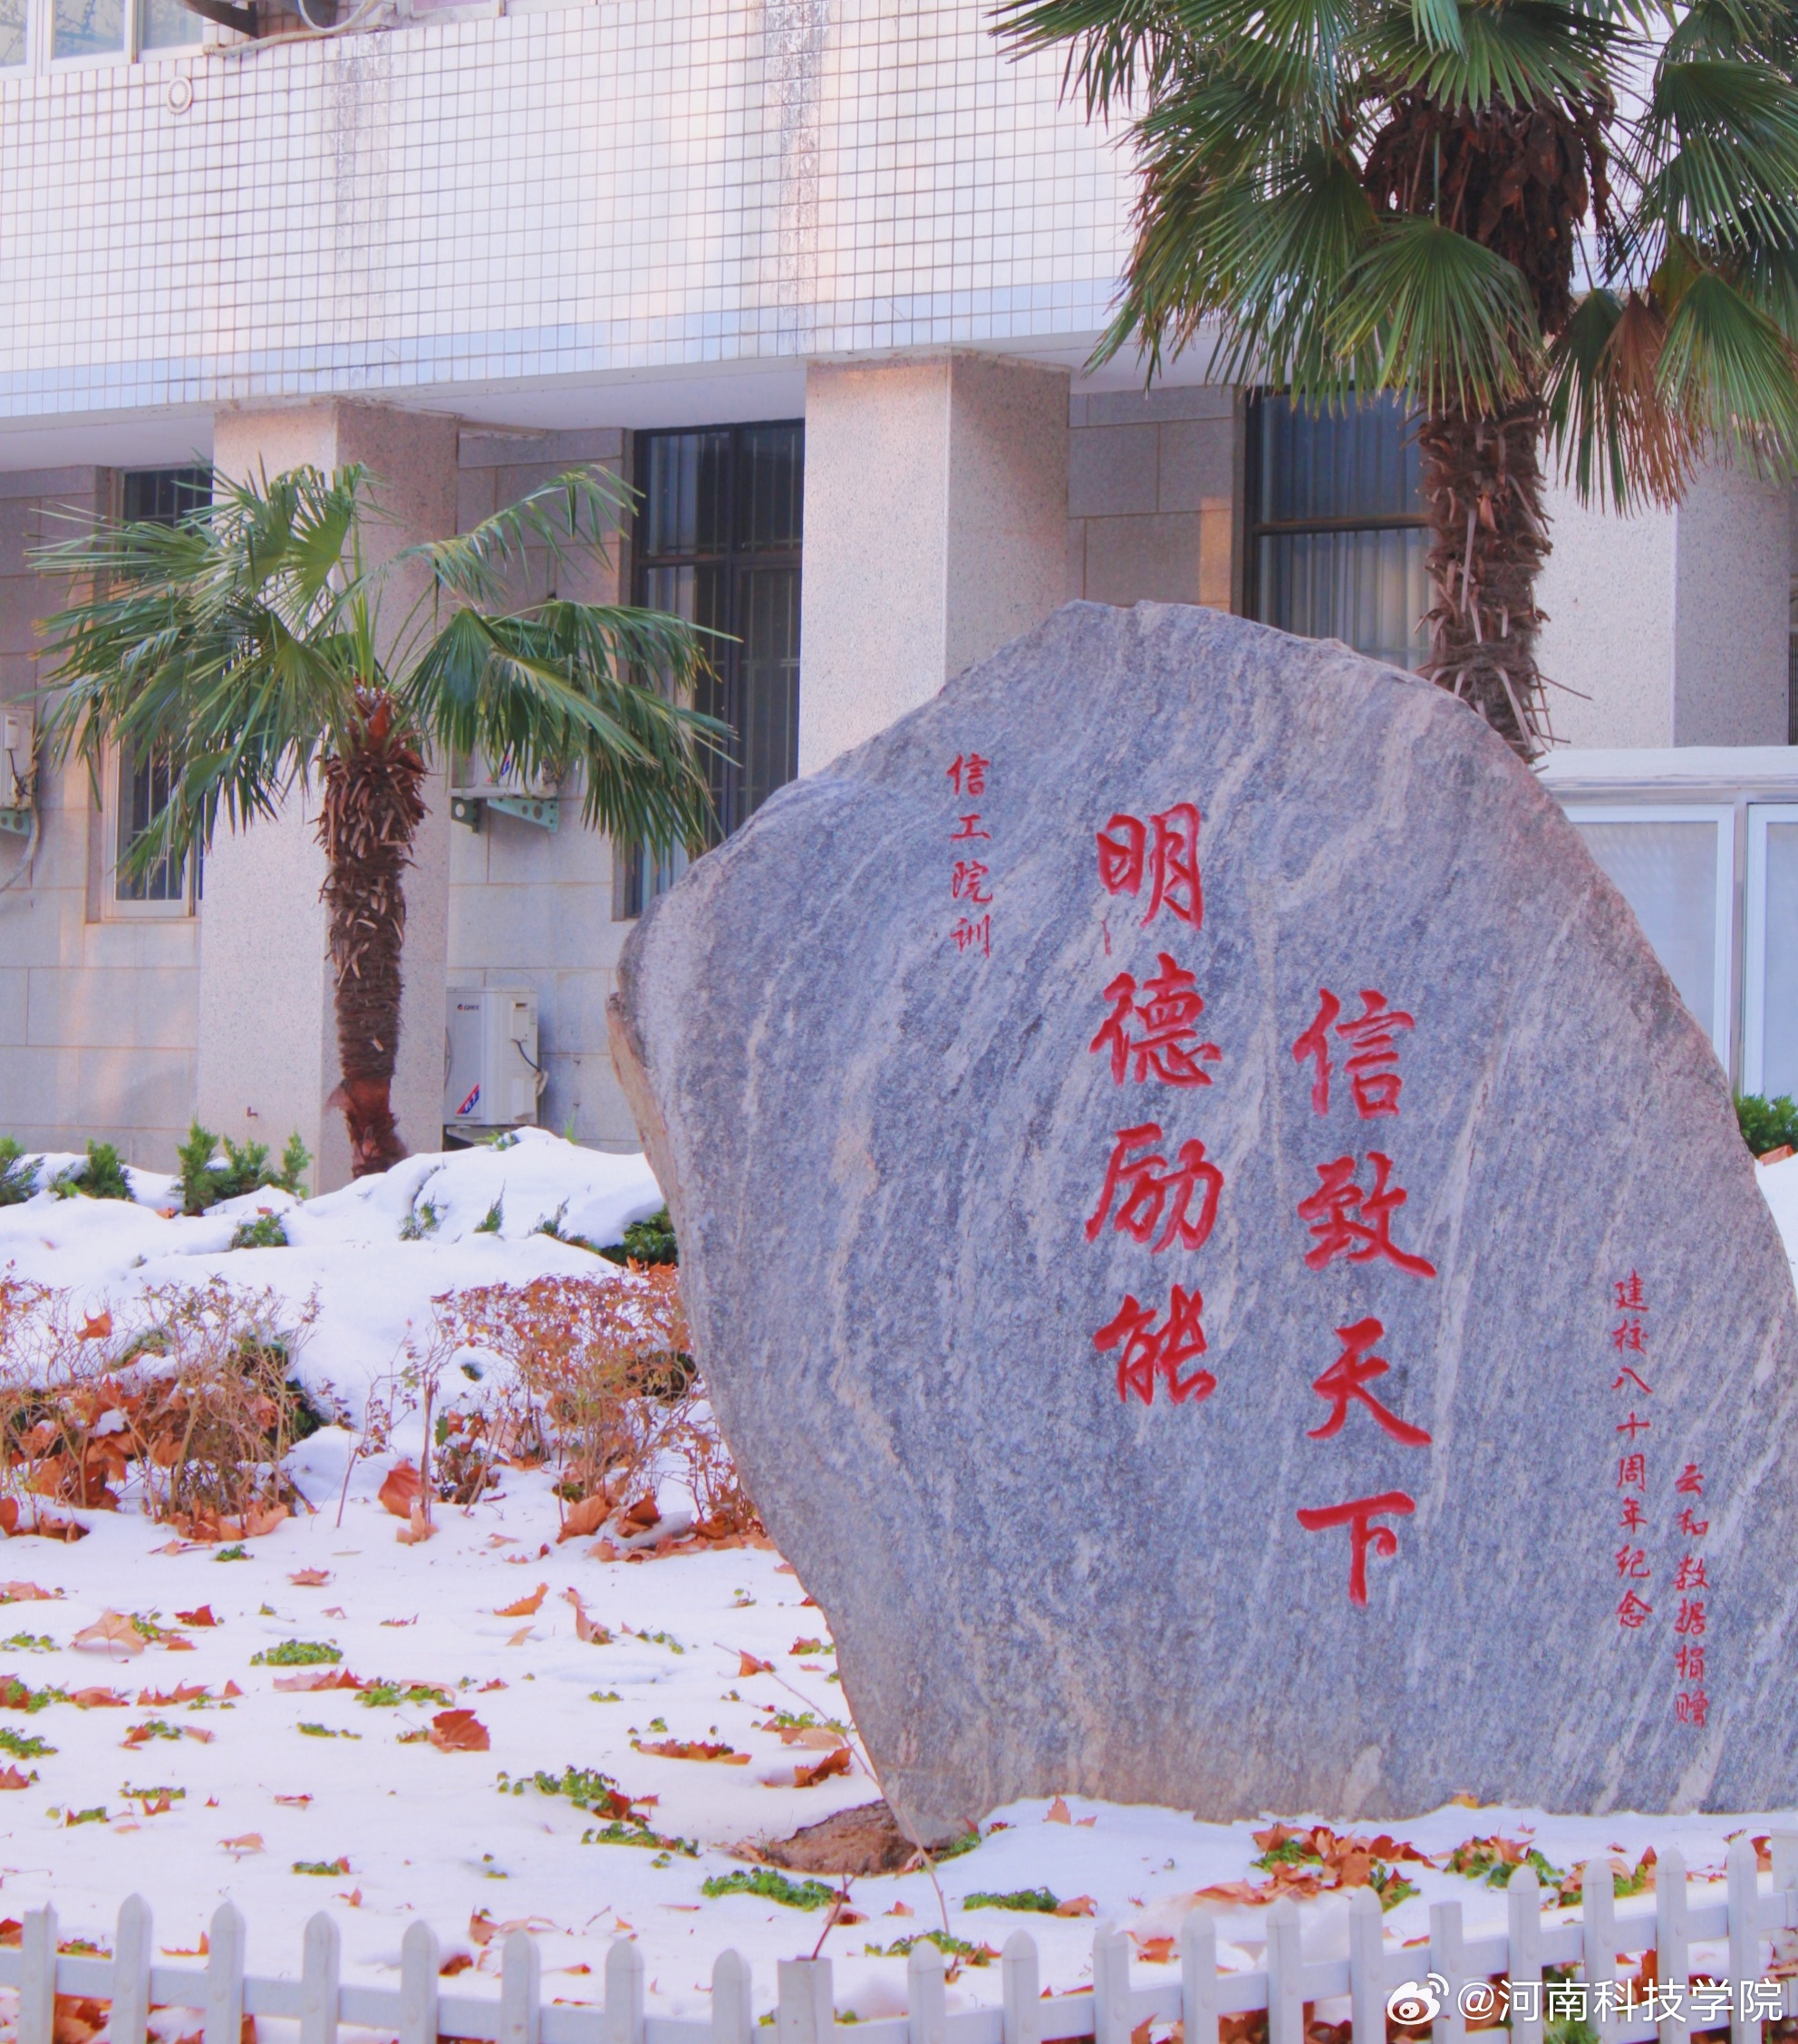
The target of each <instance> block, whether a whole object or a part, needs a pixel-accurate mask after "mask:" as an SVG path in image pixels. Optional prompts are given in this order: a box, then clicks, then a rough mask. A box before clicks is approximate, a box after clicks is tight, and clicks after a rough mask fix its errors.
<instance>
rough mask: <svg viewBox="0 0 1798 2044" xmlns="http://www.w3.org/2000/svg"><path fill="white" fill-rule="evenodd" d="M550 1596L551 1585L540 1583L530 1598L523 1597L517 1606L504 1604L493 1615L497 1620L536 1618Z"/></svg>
mask: <svg viewBox="0 0 1798 2044" xmlns="http://www.w3.org/2000/svg"><path fill="white" fill-rule="evenodd" d="M548 1595H549V1585H548V1584H547V1583H539V1584H538V1585H537V1586H536V1589H534V1590H533V1591H532V1592H531V1594H530V1595H529V1596H521V1597H520V1598H519V1599H518V1600H517V1603H516V1604H502V1605H500V1606H499V1607H498V1610H496V1611H495V1612H494V1614H493V1615H494V1616H495V1617H496V1618H535V1617H536V1615H537V1613H538V1612H539V1611H540V1610H541V1609H542V1608H543V1600H544V1598H545V1597H546V1596H548Z"/></svg>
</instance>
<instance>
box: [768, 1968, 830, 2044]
mask: <svg viewBox="0 0 1798 2044" xmlns="http://www.w3.org/2000/svg"><path fill="white" fill-rule="evenodd" d="M776 1979H777V1981H778V1989H779V1995H780V2000H779V2002H778V2006H777V2008H776V2010H775V2017H774V2023H775V2030H776V2036H777V2044H831V2035H830V2033H831V2030H833V2029H834V2028H835V2026H836V1994H835V1991H834V1990H833V1988H832V1986H831V1974H830V1962H829V1960H828V1959H783V1960H781V1962H780V1963H779V1965H778V1968H777V1969H776Z"/></svg>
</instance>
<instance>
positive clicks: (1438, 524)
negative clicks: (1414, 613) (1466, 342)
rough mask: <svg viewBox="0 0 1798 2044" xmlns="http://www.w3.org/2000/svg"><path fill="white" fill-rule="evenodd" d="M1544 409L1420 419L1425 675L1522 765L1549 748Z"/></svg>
mask: <svg viewBox="0 0 1798 2044" xmlns="http://www.w3.org/2000/svg"><path fill="white" fill-rule="evenodd" d="M1417 441H1418V447H1419V450H1420V452H1421V454H1422V457H1423V463H1422V466H1423V493H1424V506H1425V509H1426V511H1427V512H1428V514H1429V520H1430V551H1429V558H1428V561H1427V563H1426V573H1427V574H1428V576H1429V585H1430V597H1431V607H1430V610H1429V612H1427V614H1426V620H1425V622H1426V623H1427V624H1428V626H1429V631H1430V650H1429V657H1428V658H1427V659H1426V660H1425V662H1424V667H1423V671H1424V673H1425V674H1426V675H1427V676H1428V677H1429V678H1430V680H1433V681H1436V682H1439V683H1440V684H1441V685H1442V687H1444V688H1445V689H1448V690H1449V692H1450V693H1451V694H1453V695H1456V696H1459V697H1460V698H1461V699H1462V700H1463V701H1464V702H1468V703H1471V704H1472V705H1473V707H1474V709H1476V710H1477V711H1478V712H1479V713H1480V715H1481V716H1482V717H1484V718H1485V720H1486V722H1487V723H1488V724H1490V725H1491V726H1492V727H1493V729H1494V730H1496V731H1497V732H1498V733H1499V735H1500V736H1501V737H1502V738H1503V739H1504V740H1505V741H1506V743H1507V744H1508V745H1510V746H1511V747H1512V748H1513V750H1514V751H1515V752H1517V753H1518V754H1519V755H1521V757H1523V758H1524V759H1533V758H1535V757H1536V756H1537V755H1538V754H1539V753H1541V752H1543V751H1545V750H1546V749H1547V747H1548V745H1549V742H1550V731H1549V718H1548V705H1547V702H1546V700H1545V699H1544V695H1543V682H1542V673H1541V670H1539V669H1538V667H1537V666H1536V634H1537V632H1538V631H1539V630H1540V628H1541V627H1542V624H1543V623H1545V622H1547V621H1546V620H1545V619H1544V618H1543V616H1542V612H1540V611H1539V610H1538V609H1537V608H1536V576H1537V574H1539V573H1540V572H1541V569H1542V563H1543V561H1544V560H1545V559H1546V558H1547V556H1548V551H1549V538H1548V516H1547V513H1546V512H1545V511H1544V510H1543V508H1542V461H1541V448H1542V404H1541V400H1539V399H1538V398H1536V397H1534V396H1533V395H1532V396H1530V397H1527V398H1524V399H1521V400H1519V401H1518V402H1517V403H1515V404H1513V406H1511V407H1510V408H1509V409H1508V410H1506V411H1504V412H1503V414H1502V415H1501V416H1499V417H1497V418H1495V419H1479V418H1468V417H1467V416H1465V415H1464V413H1461V412H1457V411H1445V412H1440V413H1435V414H1433V415H1431V416H1429V417H1427V418H1426V419H1425V420H1424V421H1423V423H1422V425H1421V427H1420V428H1419V429H1418V434H1417Z"/></svg>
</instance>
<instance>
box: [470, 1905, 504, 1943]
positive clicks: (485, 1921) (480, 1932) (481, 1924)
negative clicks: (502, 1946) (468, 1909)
mask: <svg viewBox="0 0 1798 2044" xmlns="http://www.w3.org/2000/svg"><path fill="white" fill-rule="evenodd" d="M498 1928H499V1926H498V1924H497V1923H495V1922H494V1921H493V1919H492V1917H491V1916H489V1915H488V1913H487V1912H486V1910H484V1909H477V1910H476V1911H475V1912H474V1913H473V1914H472V1915H470V1917H469V1936H470V1937H471V1938H472V1939H473V1940H474V1942H475V1943H477V1944H488V1943H491V1941H492V1938H493V1933H495V1931H497V1930H498Z"/></svg>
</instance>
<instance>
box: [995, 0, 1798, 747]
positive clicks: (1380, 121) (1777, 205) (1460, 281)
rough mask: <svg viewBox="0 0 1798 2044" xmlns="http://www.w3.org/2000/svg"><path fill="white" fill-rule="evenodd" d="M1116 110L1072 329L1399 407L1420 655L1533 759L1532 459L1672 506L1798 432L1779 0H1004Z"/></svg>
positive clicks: (1006, 22) (1032, 44)
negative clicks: (1409, 449) (1106, 285)
mask: <svg viewBox="0 0 1798 2044" xmlns="http://www.w3.org/2000/svg"><path fill="white" fill-rule="evenodd" d="M998 22H999V26H1000V33H1001V34H1006V35H1007V36H1009V38H1010V41H1011V42H1012V43H1013V45H1014V46H1015V47H1017V48H1020V49H1035V48H1042V47H1046V46H1049V45H1054V44H1058V43H1065V44H1067V46H1068V54H1067V72H1066V78H1065V84H1066V87H1067V88H1068V90H1074V91H1078V92H1080V93H1081V94H1082V95H1083V97H1084V100H1085V103H1086V107H1087V112H1088V114H1089V115H1092V116H1097V117H1105V116H1107V115H1109V114H1111V113H1112V112H1113V111H1116V112H1118V113H1119V114H1120V115H1127V116H1128V122H1129V125H1128V128H1127V133H1128V135H1129V137H1130V139H1131V140H1132V141H1133V143H1134V146H1135V149H1136V157H1137V162H1138V167H1139V169H1140V172H1141V180H1142V181H1141V186H1140V195H1139V198H1138V201H1137V205H1136V215H1135V243H1134V247H1133V249H1132V253H1131V255H1130V258H1129V263H1128V266H1127V270H1126V278H1125V284H1124V289H1123V292H1122V294H1121V298H1120V301H1119V304H1118V308H1117V312H1116V318H1115V320H1114V322H1113V323H1112V325H1111V326H1110V328H1109V329H1108V331H1107V333H1106V334H1105V336H1104V338H1103V340H1102V341H1101V342H1100V344H1099V348H1098V351H1097V359H1098V360H1104V359H1106V358H1108V357H1109V356H1111V355H1113V354H1115V353H1116V352H1117V351H1118V350H1119V349H1120V348H1122V347H1123V346H1124V345H1125V344H1126V342H1129V341H1131V340H1132V339H1133V338H1134V339H1135V340H1136V342H1137V343H1138V345H1139V346H1140V347H1141V348H1142V349H1143V350H1144V352H1145V358H1146V362H1147V367H1148V371H1149V374H1150V375H1151V376H1153V375H1154V374H1155V373H1156V371H1158V370H1159V368H1160V366H1161V364H1162V363H1163V362H1165V359H1166V357H1167V356H1168V354H1169V353H1170V352H1174V351H1175V350H1177V349H1179V348H1181V347H1184V346H1185V345H1187V344H1189V343H1192V342H1195V341H1197V340H1198V339H1199V337H1200V335H1201V333H1202V331H1203V332H1205V333H1208V334H1209V336H1210V338H1211V344H1212V348H1213V355H1212V363H1213V372H1214V373H1222V374H1223V375H1225V376H1226V377H1227V378H1228V379H1229V380H1230V381H1235V382H1241V381H1274V382H1284V383H1287V384H1288V385H1290V389H1291V390H1292V393H1293V396H1294V398H1295V400H1298V401H1300V402H1302V403H1304V404H1306V405H1308V406H1310V407H1314V408H1315V407H1319V406H1322V407H1330V408H1335V407H1339V406H1341V405H1344V404H1345V403H1347V402H1348V401H1349V400H1350V397H1351V393H1355V394H1366V393H1370V392H1373V391H1378V390H1393V391H1398V392H1402V393H1404V395H1405V396H1406V398H1407V400H1409V401H1410V403H1411V404H1412V405H1413V406H1414V407H1415V409H1416V411H1417V413H1418V414H1419V419H1418V424H1417V429H1416V430H1417V435H1418V439H1419V443H1420V454H1421V468H1422V474H1423V489H1424V497H1425V504H1426V510H1427V515H1428V517H1429V521H1430V528H1431V531H1430V538H1431V546H1430V552H1429V556H1428V563H1427V573H1428V577H1429V588H1430V596H1431V608H1430V611H1429V612H1428V616H1427V621H1426V622H1427V623H1428V627H1429V654H1428V658H1427V660H1426V662H1425V665H1424V671H1425V672H1426V674H1428V675H1430V676H1431V677H1433V678H1434V679H1435V680H1437V681H1439V682H1440V683H1441V684H1442V685H1443V686H1444V687H1445V688H1448V689H1453V690H1454V692H1455V694H1456V695H1458V696H1462V697H1464V698H1465V699H1468V700H1469V701H1471V702H1472V703H1473V704H1474V707H1475V708H1476V709H1479V711H1480V712H1481V713H1482V714H1483V715H1484V717H1485V718H1486V719H1487V720H1488V722H1490V723H1491V724H1492V725H1493V727H1494V728H1496V729H1497V730H1498V731H1500V732H1501V733H1502V734H1503V736H1504V737H1505V738H1508V739H1509V740H1510V742H1511V744H1512V745H1513V747H1516V749H1517V750H1518V751H1519V752H1520V753H1522V755H1523V757H1526V758H1528V757H1532V756H1533V755H1534V754H1535V753H1536V752H1538V751H1539V750H1540V749H1541V748H1542V746H1543V745H1544V744H1545V743H1547V742H1548V738H1549V730H1548V716H1547V706H1546V703H1545V700H1544V697H1543V681H1542V675H1541V673H1540V671H1539V670H1538V668H1537V665H1536V636H1537V632H1538V628H1539V627H1540V626H1541V624H1542V622H1543V619H1542V613H1541V612H1539V611H1538V609H1537V607H1536V602H1535V581H1536V575H1537V572H1538V570H1539V569H1540V567H1541V565H1542V561H1543V559H1544V558H1545V557H1546V555H1547V554H1548V551H1549V533H1548V519H1547V516H1546V514H1545V512H1544V509H1543V502H1542V489H1543V453H1544V449H1545V448H1546V450H1547V451H1548V452H1549V453H1550V455H1551V457H1552V458H1557V459H1558V460H1559V462H1560V464H1561V469H1562V471H1563V473H1564V474H1565V475H1566V476H1567V477H1568V479H1569V480H1571V482H1572V483H1573V484H1574V485H1575V486H1576V487H1577V489H1578V491H1579V493H1580V496H1581V497H1582V498H1584V499H1587V500H1591V499H1598V500H1600V501H1601V502H1604V503H1608V504H1609V506H1612V507H1614V508H1616V509H1619V510H1626V511H1627V510H1629V509H1631V508H1634V507H1638V506H1642V505H1644V504H1648V503H1655V504H1661V505H1666V504H1671V503H1674V502H1677V500H1678V498H1679V497H1680V496H1681V494H1682V493H1683V491H1684V490H1685V488H1686V487H1687V484H1688V482H1689V480H1690V479H1691V477H1692V475H1693V473H1694V471H1695V468H1696V467H1697V466H1698V465H1700V464H1701V463H1703V462H1706V461H1708V460H1712V459H1715V458H1728V459H1734V460H1736V461H1740V462H1744V463H1746V464H1748V465H1750V466H1751V467H1753V468H1754V469H1755V470H1756V471H1757V472H1762V473H1769V472H1770V473H1784V472H1787V471H1788V470H1789V468H1790V465H1791V460H1792V457H1793V453H1794V450H1798V355H1794V341H1798V86H1795V85H1794V62H1798V10H1794V8H1793V5H1792V0H1690V4H1686V0H1003V4H1002V5H1000V9H999V14H998Z"/></svg>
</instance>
